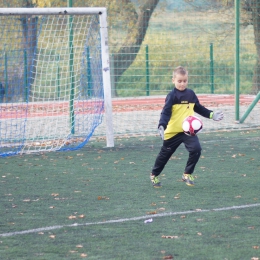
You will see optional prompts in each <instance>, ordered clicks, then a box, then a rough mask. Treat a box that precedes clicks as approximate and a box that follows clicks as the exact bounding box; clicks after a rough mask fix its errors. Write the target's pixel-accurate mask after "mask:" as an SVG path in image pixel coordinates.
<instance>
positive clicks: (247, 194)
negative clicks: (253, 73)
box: [0, 129, 260, 260]
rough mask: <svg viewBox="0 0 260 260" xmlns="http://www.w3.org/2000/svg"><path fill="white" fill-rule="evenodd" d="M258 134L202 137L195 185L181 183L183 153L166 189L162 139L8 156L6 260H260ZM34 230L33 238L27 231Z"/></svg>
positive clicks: (168, 173) (1, 173) (1, 193)
mask: <svg viewBox="0 0 260 260" xmlns="http://www.w3.org/2000/svg"><path fill="white" fill-rule="evenodd" d="M259 136H260V130H259V129H258V130H257V129H256V130H251V131H249V130H248V131H246V130H245V131H236V132H222V133H212V134H201V135H200V140H201V144H202V147H203V152H202V157H201V159H200V161H199V163H198V165H197V168H196V171H195V172H194V176H195V181H196V185H195V186H194V187H188V186H186V185H185V184H184V183H183V182H182V181H181V174H182V171H183V168H184V166H185V162H186V160H187V152H186V150H185V149H184V148H183V147H180V148H179V149H178V150H177V151H176V153H175V154H174V155H173V156H172V158H171V159H170V161H169V162H168V164H167V165H166V167H165V169H164V171H163V173H162V174H161V181H162V184H163V187H162V188H161V189H154V188H153V187H152V185H151V183H150V180H149V173H150V170H151V167H152V166H153V163H154V160H155V158H156V156H157V154H158V152H159V149H160V146H161V141H160V139H159V138H158V137H137V138H133V137H132V138H123V137H122V138H121V139H117V140H116V146H115V148H104V147H105V142H104V141H103V140H99V141H97V140H92V141H91V142H90V143H89V144H88V145H87V146H86V147H84V148H83V149H81V150H79V151H73V152H56V153H54V152H50V153H42V154H38V155H37V154H33V155H22V156H13V157H7V158H0V159H1V160H0V163H1V167H0V178H1V179H0V186H1V189H0V198H1V199H0V200H1V214H0V230H1V231H0V234H5V233H7V234H9V235H10V236H3V235H0V255H1V259H5V260H8V259H10V260H16V259H17V260H20V259H23V260H24V259H26V260H27V259H28V260H35V259H46V260H47V259H48V260H49V259H52V260H58V259H81V258H87V259H118V260H121V259H128V260H129V259H142V260H143V259H149V260H150V259H156V260H157V259H163V258H164V257H166V256H169V255H172V256H173V257H174V259H189V260H190V259H194V260H197V259H205V260H207V259H212V260H218V259H251V258H252V257H259V256H260V250H259V249H258V247H259V246H260V238H259V231H260V230H259V214H260V205H259V202H260V197H259V184H260V183H259V170H260V164H259V160H258V156H259V152H260V145H259ZM253 204H257V205H256V206H255V207H253V206H252V205H253ZM243 205H249V207H248V208H243V207H241V206H243ZM250 205H251V206H250ZM233 206H235V207H237V208H236V209H235V208H233V209H232V208H229V207H233ZM240 207H241V208H240ZM221 208H227V209H223V210H221V211H216V210H214V209H221ZM154 213H156V214H155V215H154ZM159 214H162V215H159ZM149 218H153V222H152V223H148V224H144V220H145V219H149ZM123 219H124V220H125V221H123ZM109 221H112V222H109ZM116 221H118V222H116ZM74 223H77V224H78V226H76V225H75V226H74V225H73V224H74ZM47 227H52V228H50V229H48V228H47ZM38 228H43V229H42V230H37V229H38ZM26 230H34V232H29V233H28V234H19V232H22V231H26ZM15 232H18V233H15ZM163 236H173V238H163Z"/></svg>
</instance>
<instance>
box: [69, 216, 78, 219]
mask: <svg viewBox="0 0 260 260" xmlns="http://www.w3.org/2000/svg"><path fill="white" fill-rule="evenodd" d="M76 218H77V217H76V216H73V215H71V216H69V217H68V219H76Z"/></svg>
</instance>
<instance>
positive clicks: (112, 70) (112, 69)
mask: <svg viewBox="0 0 260 260" xmlns="http://www.w3.org/2000/svg"><path fill="white" fill-rule="evenodd" d="M110 78H111V94H112V97H115V96H116V87H115V61H114V54H111V56H110Z"/></svg>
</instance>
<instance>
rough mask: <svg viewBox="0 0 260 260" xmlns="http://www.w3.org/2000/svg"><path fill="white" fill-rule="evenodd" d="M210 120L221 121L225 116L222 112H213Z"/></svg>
mask: <svg viewBox="0 0 260 260" xmlns="http://www.w3.org/2000/svg"><path fill="white" fill-rule="evenodd" d="M210 118H212V119H213V120H214V121H220V120H222V119H223V118H224V114H223V112H222V111H216V112H211V114H210Z"/></svg>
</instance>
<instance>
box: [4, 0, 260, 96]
mask: <svg viewBox="0 0 260 260" xmlns="http://www.w3.org/2000/svg"><path fill="white" fill-rule="evenodd" d="M70 4H72V6H73V7H91V6H95V7H97V6H102V7H107V9H108V23H109V48H110V57H111V67H112V71H111V76H112V91H113V93H112V94H113V96H121V97H123V96H142V95H164V94H165V93H167V92H168V91H169V90H170V89H171V88H172V84H171V74H172V70H173V68H174V67H176V66H179V65H183V66H186V67H187V68H188V70H189V74H190V87H192V88H194V89H195V91H196V92H197V93H218V94H225V93H234V89H235V85H234V67H235V64H234V56H235V45H236V41H235V8H234V1H233V0H232V1H231V0H225V1H224V0H217V1H215V0H214V1H213V0H212V1H211V0H208V1H206V0H176V1H172V0H145V1H140V0H132V1H131V0H109V1H107V0H0V7H32V8H33V7H67V6H69V5H70ZM259 6H260V0H251V1H247V0H242V1H241V7H240V17H241V19H240V32H241V36H240V68H241V71H240V80H241V88H240V92H241V93H245V94H256V93H258V91H259V89H260V65H259V60H260V58H259V57H260V44H259V43H260V29H259V28H260V26H259V25H260V20H259V19H260V18H259V13H258V10H259Z"/></svg>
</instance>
